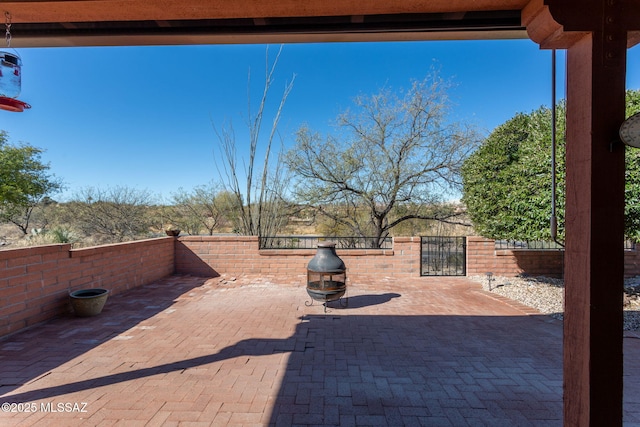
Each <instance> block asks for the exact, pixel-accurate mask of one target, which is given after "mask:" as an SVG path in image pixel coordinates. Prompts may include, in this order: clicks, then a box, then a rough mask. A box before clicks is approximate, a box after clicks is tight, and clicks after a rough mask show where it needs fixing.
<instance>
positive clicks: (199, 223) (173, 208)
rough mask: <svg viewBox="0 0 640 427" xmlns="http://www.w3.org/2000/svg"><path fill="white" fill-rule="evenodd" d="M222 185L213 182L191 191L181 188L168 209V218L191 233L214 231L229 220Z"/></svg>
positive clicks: (211, 232) (209, 232)
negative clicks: (221, 191)
mask: <svg viewBox="0 0 640 427" xmlns="http://www.w3.org/2000/svg"><path fill="white" fill-rule="evenodd" d="M220 190H221V188H220V186H219V185H218V184H215V183H213V182H211V183H209V184H207V185H201V186H198V187H195V188H194V189H193V190H191V191H190V192H187V191H185V190H183V189H180V190H179V191H178V192H177V193H175V194H173V197H172V203H171V205H170V206H169V207H168V209H167V220H168V221H169V222H170V223H171V224H172V225H174V226H177V227H178V228H180V229H181V230H184V231H185V232H187V233H189V234H200V233H201V231H202V230H205V231H206V233H207V234H209V235H213V232H214V231H215V230H216V229H218V228H219V227H221V226H224V225H226V222H227V221H228V212H226V210H227V207H228V205H227V203H226V199H225V197H224V194H221V193H220Z"/></svg>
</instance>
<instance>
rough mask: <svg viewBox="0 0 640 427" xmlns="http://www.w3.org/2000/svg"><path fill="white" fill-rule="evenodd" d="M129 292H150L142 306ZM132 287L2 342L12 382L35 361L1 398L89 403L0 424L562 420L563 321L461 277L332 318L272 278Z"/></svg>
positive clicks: (355, 299)
mask: <svg viewBox="0 0 640 427" xmlns="http://www.w3.org/2000/svg"><path fill="white" fill-rule="evenodd" d="M171 282H174V284H173V286H169V285H168V283H171ZM176 282H182V283H183V285H182V286H183V287H182V288H181V287H180V285H177V283H176ZM239 282H242V280H239ZM198 283H199V284H200V285H198ZM154 289H155V290H157V291H158V292H155V293H154V292H151V293H150V292H149V290H154ZM396 290H397V291H398V292H397V293H396V292H390V291H396ZM140 292H142V294H140ZM165 292H168V294H167V293H165ZM130 294H132V295H135V296H137V297H136V298H138V299H140V298H142V299H143V300H144V301H145V302H144V304H146V306H145V307H146V308H145V309H144V310H143V312H142V313H139V314H138V315H137V316H138V317H136V314H135V313H136V311H137V310H136V309H135V308H133V307H132V305H133V304H131V303H129V302H128V298H127V296H130ZM130 294H123V295H122V297H121V298H114V299H113V300H112V301H110V302H109V311H105V312H104V313H103V315H101V316H99V317H97V318H93V319H90V321H89V324H83V325H82V326H78V322H79V319H75V318H64V319H57V320H54V321H51V322H49V323H47V324H45V325H42V326H40V327H37V328H34V329H31V330H28V331H25V332H22V333H19V334H16V335H14V336H12V337H10V338H7V339H4V340H2V341H0V377H1V378H3V383H4V382H5V381H4V378H8V376H9V375H11V374H12V372H13V369H15V368H16V367H22V368H23V369H26V367H28V366H32V367H33V368H31V369H35V370H33V371H31V370H27V371H23V373H22V375H23V376H22V377H21V378H19V383H16V384H14V385H9V386H8V387H9V388H6V387H7V386H5V388H3V389H2V397H1V398H0V402H14V403H23V402H31V403H34V404H35V405H37V408H39V409H42V408H45V407H46V406H41V405H46V404H47V403H52V404H55V403H60V402H84V403H86V412H83V413H73V412H68V413H65V412H57V413H52V412H44V411H42V410H39V411H36V412H31V413H24V412H23V413H19V412H5V413H0V422H2V421H3V420H5V419H10V420H11V422H15V423H17V422H22V425H37V424H38V423H41V422H45V421H50V422H63V423H64V424H65V425H85V424H90V425H97V424H100V423H106V424H114V423H117V422H118V421H126V422H127V423H135V422H141V423H143V424H144V423H145V422H147V421H150V422H151V423H156V424H163V423H167V422H179V421H184V422H187V421H190V422H200V423H203V424H204V425H209V424H215V425H286V426H289V425H393V426H399V425H411V426H413V425H456V426H457V425H467V424H473V423H476V424H480V425H509V426H511V425H536V426H539V425H560V424H561V423H562V379H561V375H562V366H561V363H562V360H561V359H562V356H561V354H562V330H561V325H560V324H559V323H558V322H555V321H550V320H549V319H548V318H547V317H545V316H527V315H523V314H522V313H521V312H519V311H518V310H517V309H515V308H514V307H513V306H507V305H506V304H504V303H502V302H500V301H497V300H495V299H492V298H487V296H486V294H484V293H483V292H482V291H480V290H479V289H478V288H476V287H474V286H473V285H472V284H470V282H468V281H466V280H465V279H430V280H429V279H427V280H425V279H420V280H418V279H416V280H413V281H408V282H405V283H403V284H402V286H400V285H397V286H394V287H393V288H392V289H390V288H389V286H388V284H386V283H385V284H384V286H380V285H379V284H378V285H376V284H371V283H365V284H356V285H354V286H352V287H351V288H350V294H351V298H350V301H349V307H348V308H338V304H335V303H334V304H331V308H330V310H331V311H330V312H329V313H327V314H323V313H322V311H323V310H322V307H321V306H319V305H314V306H311V307H306V306H305V304H304V302H305V301H306V300H307V296H306V292H305V290H304V287H303V286H298V285H295V284H281V285H274V284H273V283H271V282H269V281H268V280H263V281H245V282H243V283H234V284H230V285H228V286H225V285H221V284H219V282H217V281H210V282H207V283H205V281H204V279H194V278H184V277H179V276H174V277H171V278H168V279H165V280H163V281H160V282H158V283H156V284H154V285H150V286H143V287H141V288H140V289H138V290H134V291H132V292H131V293H130ZM143 296H146V297H145V298H147V299H144V298H143ZM174 300H176V301H175V302H174ZM145 310H146V311H145ZM89 326H91V328H92V329H93V328H95V329H98V330H100V332H99V333H100V335H99V337H97V338H90V336H91V335H90V333H89V331H88V330H89ZM74 328H75V329H77V331H76V332H74V333H70V331H73V330H74ZM65 334H68V335H65ZM87 340H89V341H87ZM93 340H95V341H93ZM632 341H637V340H632ZM631 344H632V345H635V342H634V343H631ZM630 353H631V354H640V352H638V351H637V349H633V351H632V352H630ZM635 359H637V358H635ZM634 363H635V362H634ZM635 364H637V363H635ZM627 406H629V405H627ZM627 406H626V407H625V409H627ZM631 406H633V404H631ZM631 406H629V409H631V410H634V409H635V408H632V407H631ZM626 417H627V418H626V419H625V420H626V421H631V422H633V421H635V420H636V418H635V417H634V416H633V414H626Z"/></svg>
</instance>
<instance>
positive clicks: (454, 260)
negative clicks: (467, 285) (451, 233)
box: [420, 236, 467, 276]
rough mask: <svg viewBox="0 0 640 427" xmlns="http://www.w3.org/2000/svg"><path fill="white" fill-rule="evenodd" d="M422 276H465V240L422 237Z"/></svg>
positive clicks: (460, 238) (464, 238) (463, 238)
mask: <svg viewBox="0 0 640 427" xmlns="http://www.w3.org/2000/svg"><path fill="white" fill-rule="evenodd" d="M420 240H421V244H420V258H421V262H420V274H421V275H422V276H465V275H466V274H467V261H466V260H467V238H466V237H442V236H423V237H421V238H420Z"/></svg>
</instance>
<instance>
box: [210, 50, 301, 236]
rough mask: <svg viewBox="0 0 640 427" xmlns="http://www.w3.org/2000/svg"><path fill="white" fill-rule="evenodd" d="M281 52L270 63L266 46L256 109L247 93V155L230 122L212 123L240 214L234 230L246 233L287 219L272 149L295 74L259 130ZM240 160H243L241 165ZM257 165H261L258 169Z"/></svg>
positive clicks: (262, 231) (271, 230)
mask: <svg viewBox="0 0 640 427" xmlns="http://www.w3.org/2000/svg"><path fill="white" fill-rule="evenodd" d="M281 52H282V46H281V47H280V49H279V50H278V54H277V55H276V58H275V60H274V61H273V62H272V63H271V64H270V62H269V55H268V50H267V55H266V66H265V82H264V89H263V92H262V96H261V98H260V102H259V104H258V108H257V110H256V111H253V109H252V106H251V94H250V93H249V96H248V97H249V102H248V118H247V123H246V125H247V128H248V130H249V144H248V145H249V154H248V159H240V160H239V159H238V156H237V147H238V143H237V140H236V136H235V132H234V130H233V126H232V124H231V122H228V123H226V124H224V125H223V126H222V128H221V129H220V130H218V128H216V126H215V124H214V129H215V132H216V135H217V136H218V140H219V143H220V149H221V151H222V159H223V168H222V172H221V175H223V181H224V186H225V188H226V189H227V190H228V191H229V192H231V194H233V195H234V197H235V199H236V205H237V207H238V217H239V221H238V227H237V231H238V232H240V233H241V234H245V235H255V236H267V235H275V233H276V232H277V230H279V229H280V228H281V227H282V224H283V221H284V220H285V219H286V214H284V210H285V209H286V206H287V203H286V201H285V199H284V196H283V195H284V190H285V188H286V182H287V179H286V177H285V174H286V170H285V168H284V163H283V161H282V158H281V156H280V155H279V154H278V155H277V158H276V161H275V162H273V160H272V154H273V153H272V150H273V149H274V142H275V139H276V136H277V128H278V123H279V122H280V118H281V115H282V110H283V108H284V105H285V102H286V100H287V97H288V96H289V93H290V92H291V90H292V88H293V82H294V80H295V75H294V76H293V78H292V79H291V81H290V82H287V83H286V84H285V87H284V91H283V93H282V97H281V99H280V103H279V105H278V107H277V109H276V111H275V113H274V114H273V117H272V120H271V127H270V129H269V133H268V135H266V136H264V137H263V132H262V125H263V119H265V115H266V107H267V100H268V95H269V91H270V89H271V86H272V85H273V78H274V72H275V70H276V66H277V64H278V59H279V58H280V54H281ZM250 81H251V78H250V76H249V82H250ZM259 151H260V152H264V159H263V161H262V165H260V164H259V163H258V159H257V157H258V153H259ZM240 162H242V169H241V168H240ZM273 163H275V164H273ZM260 166H261V167H262V169H259V168H260ZM240 174H242V175H240Z"/></svg>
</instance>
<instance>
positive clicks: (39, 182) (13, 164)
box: [0, 131, 62, 235]
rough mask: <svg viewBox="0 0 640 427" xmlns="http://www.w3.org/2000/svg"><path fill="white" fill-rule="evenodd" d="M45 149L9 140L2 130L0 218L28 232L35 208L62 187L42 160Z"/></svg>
mask: <svg viewBox="0 0 640 427" xmlns="http://www.w3.org/2000/svg"><path fill="white" fill-rule="evenodd" d="M42 152H43V150H41V149H39V148H36V147H34V146H32V145H29V144H22V145H19V146H14V145H11V144H9V142H8V135H7V133H6V132H4V131H0V220H2V221H3V222H10V223H12V224H14V225H16V226H17V227H18V228H19V229H20V231H22V233H23V234H25V235H26V234H28V233H29V226H30V223H31V220H32V215H33V212H34V209H35V208H36V207H37V206H38V205H39V204H40V202H42V201H43V200H45V198H47V200H48V196H51V195H53V194H54V193H56V192H58V191H60V190H61V189H62V182H61V181H60V180H59V179H57V178H56V177H55V176H54V175H53V174H50V173H49V165H48V164H47V163H43V162H42V160H41V154H42Z"/></svg>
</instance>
